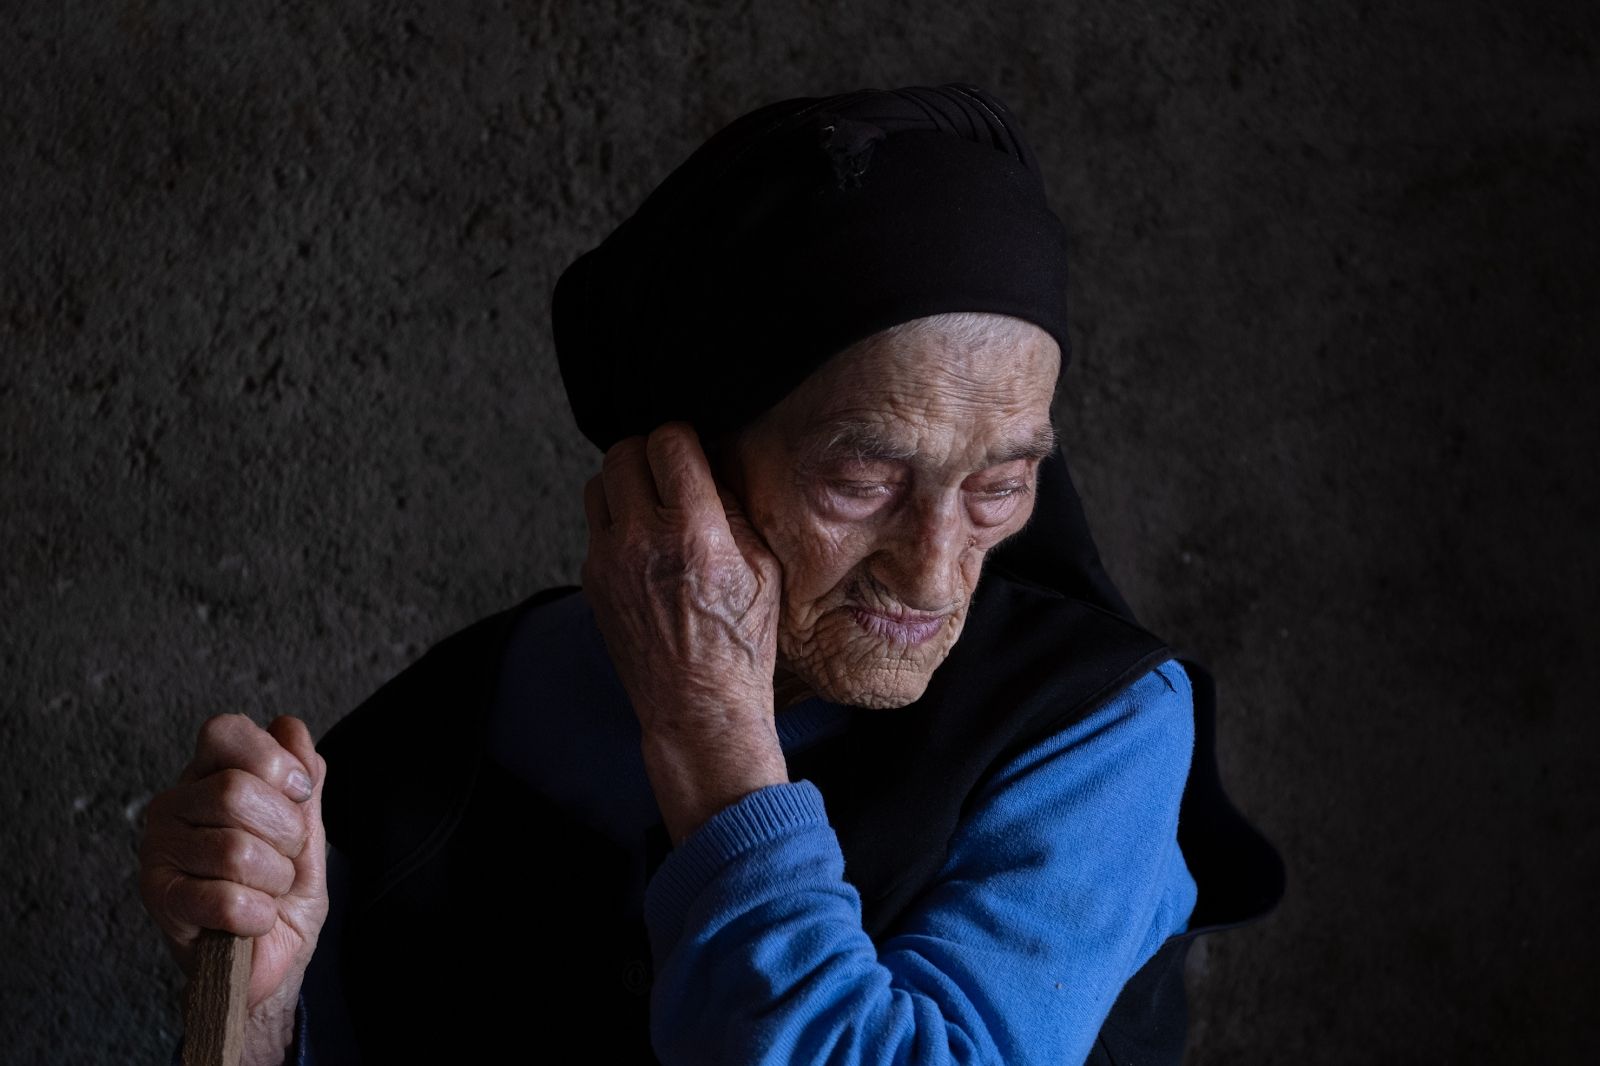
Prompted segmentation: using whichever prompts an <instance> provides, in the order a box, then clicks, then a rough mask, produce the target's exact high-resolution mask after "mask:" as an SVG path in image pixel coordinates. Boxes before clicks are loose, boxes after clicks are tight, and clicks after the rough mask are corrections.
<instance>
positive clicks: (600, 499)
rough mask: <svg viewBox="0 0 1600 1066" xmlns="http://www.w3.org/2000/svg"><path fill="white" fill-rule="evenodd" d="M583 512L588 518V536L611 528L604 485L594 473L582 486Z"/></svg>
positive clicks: (593, 535)
mask: <svg viewBox="0 0 1600 1066" xmlns="http://www.w3.org/2000/svg"><path fill="white" fill-rule="evenodd" d="M583 514H584V517H585V518H587V519H588V520H589V538H590V539H591V540H593V539H594V537H595V535H596V534H599V533H604V532H605V531H606V530H608V529H610V528H611V509H610V508H609V507H607V506H606V487H605V483H604V482H602V481H601V480H600V475H599V474H596V475H595V476H594V477H592V478H590V479H589V480H588V481H587V482H586V483H585V484H584V486H583Z"/></svg>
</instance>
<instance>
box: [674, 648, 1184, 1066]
mask: <svg viewBox="0 0 1600 1066" xmlns="http://www.w3.org/2000/svg"><path fill="white" fill-rule="evenodd" d="M1193 738H1194V717H1193V703H1192V695H1191V690H1190V685H1189V678H1188V676H1187V675H1186V674H1185V673H1184V671H1183V669H1182V668H1181V667H1180V666H1179V665H1178V664H1177V663H1176V662H1173V661H1168V662H1167V663H1165V664H1163V665H1162V666H1160V667H1158V668H1157V669H1155V670H1153V671H1151V672H1150V673H1148V674H1146V675H1145V676H1144V677H1142V678H1141V679H1139V680H1138V681H1137V682H1135V683H1134V684H1133V685H1132V686H1130V687H1129V688H1128V689H1126V690H1125V691H1124V692H1122V693H1121V694H1119V696H1118V697H1117V698H1116V699H1114V700H1113V701H1111V702H1110V703H1108V704H1107V705H1106V706H1104V707H1103V708H1101V709H1100V710H1098V711H1096V712H1095V713H1094V714H1091V715H1089V716H1087V717H1086V718H1084V719H1082V720H1081V721H1079V722H1077V723H1075V724H1074V725H1073V726H1071V727H1069V728H1068V729H1066V730H1064V731H1062V732H1060V733H1057V734H1055V735H1053V736H1052V737H1050V738H1048V739H1046V740H1044V741H1041V742H1040V743H1038V744H1036V745H1035V746H1033V747H1032V748H1030V749H1028V750H1027V751H1025V752H1023V753H1022V754H1021V755H1019V756H1017V757H1016V758H1015V759H1013V760H1011V761H1010V762H1009V763H1007V764H1006V765H1005V766H1004V767H1002V768H1001V769H1000V770H999V771H998V772H996V773H995V774H994V775H992V776H991V777H990V778H989V779H988V780H987V781H986V782H985V783H984V785H983V786H982V787H981V789H980V791H979V792H978V793H977V798H978V802H976V803H975V804H974V807H973V813H972V814H971V815H970V816H968V817H967V818H965V819H964V820H963V821H962V822H961V823H960V825H959V826H958V827H957V830H956V833H955V836H954V837H953V838H952V840H951V844H950V850H949V853H948V856H947V858H946V862H945V864H944V865H943V867H942V868H941V870H940V872H939V874H938V875H937V877H936V879H935V880H934V882H933V883H932V884H931V885H930V887H929V889H928V891H926V892H925V893H924V894H923V895H922V896H921V897H920V901H919V903H918V905H917V908H916V909H915V910H914V911H912V912H910V913H908V914H907V915H905V916H903V918H902V920H901V923H900V924H899V926H898V927H897V928H898V931H897V932H896V933H895V935H893V936H891V937H887V938H885V939H884V940H883V941H882V942H881V943H879V944H874V943H873V941H872V940H871V938H870V937H868V935H867V934H866V932H865V931H864V930H863V929H862V928H861V902H860V897H859V896H858V895H857V893H856V890H855V888H854V887H853V886H851V885H850V883H849V882H847V881H846V880H845V879H844V856H843V854H842V853H841V851H840V849H839V842H838V838H837V836H836V835H835V833H834V831H833V829H832V828H831V827H830V826H829V824H828V820H827V817H826V812H825V810H824V808H823V799H822V794H821V792H820V791H819V790H818V789H817V788H816V786H814V785H813V784H811V783H810V782H809V781H798V782H792V783H789V784H782V785H773V786H769V787H767V788H763V789H760V790H758V791H756V792H753V793H751V794H750V795H748V796H745V797H744V798H743V799H741V800H739V801H738V802H737V803H734V804H732V805H730V806H728V807H726V808H724V809H723V810H721V811H719V812H718V813H717V814H716V815H714V816H713V817H712V818H711V819H709V820H708V821H707V822H706V823H705V824H704V825H702V826H701V827H700V828H699V829H697V830H696V831H695V832H694V833H693V834H692V835H691V836H690V837H689V838H688V839H687V840H685V841H684V842H683V844H682V845H681V846H680V847H679V848H677V849H676V850H675V851H673V852H672V853H671V854H669V855H668V856H667V859H666V860H665V862H663V864H662V866H661V868H660V869H659V870H658V871H657V873H656V876H655V877H654V878H653V879H652V880H651V882H650V884H649V886H648V888H647V891H646V897H645V920H646V924H647V926H648V929H649V933H650V937H651V946H652V949H653V951H654V956H655V959H656V967H657V973H656V980H655V984H654V988H653V990H652V999H651V1036H652V1040H653V1042H654V1044H655V1048H656V1052H657V1054H658V1055H659V1056H660V1057H661V1060H662V1061H663V1063H666V1064H669V1066H670V1064H673V1063H680V1062H682V1063H719V1062H727V1063H741V1064H744V1063H773V1064H777V1063H790V1062H808V1063H890V1062H895V1063H904V1062H917V1063H930V1064H933V1063H977V1062H983V1063H1007V1064H1026V1063H1046V1062H1048V1063H1062V1062H1082V1061H1083V1060H1084V1059H1085V1058H1086V1057H1087V1055H1088V1053H1089V1051H1090V1049H1091V1047H1092V1045H1093V1043H1094V1039H1095V1037H1096V1035H1097V1033H1098V1032H1099V1029H1100V1026H1101V1024H1102V1023H1103V1021H1104V1019H1105V1016H1106V1015H1107V1013H1109V1011H1110V1009H1111V1005H1112V1002H1113V1001H1114V1000H1115V999H1116V996H1117V993H1118V992H1119V991H1121V988H1122V986H1123V984H1124V983H1126V981H1127V979H1128V978H1129V977H1130V976H1131V975H1132V974H1133V972H1134V971H1135V970H1137V969H1138V968H1139V966H1141V965H1142V964H1143V963H1144V961H1145V960H1146V959H1148V958H1149V957H1150V956H1151V955H1152V954H1153V953H1154V952H1155V950H1156V949H1157V948H1158V947H1159V946H1160V945H1161V943H1162V941H1164V940H1165V939H1166V938H1167V937H1168V936H1169V935H1171V934H1173V933H1176V932H1181V931H1182V930H1183V929H1184V928H1185V927H1186V924H1187V922H1188V917H1189V914H1190V912H1191V911H1192V909H1193V907H1194V901H1195V887H1194V881H1193V879H1192V878H1191V877H1190V876H1189V871H1188V869H1187V867H1186V866H1185V865H1184V862H1183V855H1182V853H1181V852H1180V850H1179V849H1178V845H1177V820H1178V803H1179V800H1180V798H1181V796H1182V791H1183V784H1184V780H1185V779H1186V777H1187V774H1188V767H1189V758H1190V754H1191V751H1192V748H1193Z"/></svg>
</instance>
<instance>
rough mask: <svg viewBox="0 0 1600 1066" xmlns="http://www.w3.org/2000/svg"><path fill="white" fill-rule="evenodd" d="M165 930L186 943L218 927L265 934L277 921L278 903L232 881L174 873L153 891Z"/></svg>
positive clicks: (237, 931) (177, 940) (225, 930)
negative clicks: (205, 930) (163, 918)
mask: <svg viewBox="0 0 1600 1066" xmlns="http://www.w3.org/2000/svg"><path fill="white" fill-rule="evenodd" d="M156 891H157V892H158V893H159V894H160V896H161V901H160V902H161V906H160V913H161V914H162V915H164V916H165V917H166V920H167V922H168V923H169V924H168V928H167V929H166V930H165V932H166V933H167V934H168V935H169V936H171V937H172V939H173V940H174V941H176V942H177V943H178V944H179V945H180V946H186V945H187V944H188V943H189V942H190V941H192V940H193V939H194V938H195V937H196V936H198V935H199V933H200V930H202V929H220V930H222V931H223V932H225V933H232V934H234V935H235V936H250V937H256V936H265V935H266V934H268V933H270V932H272V927H273V926H274V925H276V924H277V921H278V905H277V903H276V902H275V901H274V900H273V899H272V897H271V896H269V895H267V894H266V893H265V892H261V891H259V890H257V889H254V888H250V887H248V886H247V885H241V884H238V883H236V882H233V881H219V880H211V879H208V878H201V877H185V876H182V875H179V874H174V875H173V876H172V878H171V879H170V880H169V881H167V882H166V883H165V885H163V886H161V887H159V888H158V889H157V890H156Z"/></svg>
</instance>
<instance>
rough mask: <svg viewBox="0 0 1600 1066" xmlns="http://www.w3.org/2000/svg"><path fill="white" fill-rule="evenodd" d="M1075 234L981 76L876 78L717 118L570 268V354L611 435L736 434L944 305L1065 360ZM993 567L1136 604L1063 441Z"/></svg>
mask: <svg viewBox="0 0 1600 1066" xmlns="http://www.w3.org/2000/svg"><path fill="white" fill-rule="evenodd" d="M1066 283H1067V240H1066V230H1065V227H1064V226H1063V225H1062V223H1061V220H1060V219H1059V218H1058V217H1057V216H1056V215H1055V214H1054V213H1053V212H1052V211H1051V210H1050V207H1049V204H1048V203H1047V202H1046V197H1045V190H1044V184H1043V182H1042V181H1041V179H1040V175H1039V167H1038V162H1037V159H1036V157H1035V156H1034V153H1033V150H1032V149H1031V148H1030V147H1029V145H1028V143H1027V141H1026V140H1025V139H1024V137H1023V135H1022V131H1021V129H1020V127H1019V126H1018V124H1017V121H1016V119H1015V118H1014V117H1013V116H1012V114H1011V112H1010V111H1009V110H1008V109H1007V108H1006V106H1005V105H1004V104H1003V103H1001V102H1000V101H999V100H998V99H996V98H995V97H994V96H993V95H991V94H990V93H988V92H985V91H984V90H983V89H980V88H977V87H976V86H972V85H961V84H950V85H941V86H937V87H924V86H914V87H908V88H902V89H893V90H870V89H864V90H859V91H856V92H850V93H843V94H840V95H838V96H829V97H800V98H797V99H792V100H783V101H779V102H777V103H772V104H768V105H766V106H764V107H761V108H758V109H757V110H755V111H752V112H750V113H748V114H746V115H743V116H741V117H739V118H737V119H735V120H734V121H733V122H731V123H729V124H728V125H727V126H725V127H723V128H722V129H721V130H719V131H718V132H717V133H716V134H714V135H713V136H712V137H711V138H710V140H708V141H707V142H706V143H705V144H703V145H701V146H700V147H699V148H698V149H696V150H695V151H694V153H693V154H691V155H690V156H689V158H688V159H687V160H685V161H684V162H683V163H682V164H681V165H679V166H678V167H677V169H675V170H674V171H673V172H672V173H671V174H670V175H669V176H668V177H667V178H666V180H664V181H663V182H662V183H661V184H660V186H658V187H657V188H656V189H655V190H654V191H653V192H652V193H651V194H650V195H649V197H648V198H646V200H645V201H644V203H643V205H641V206H640V208H639V210H638V211H637V212H636V213H635V214H634V215H633V216H632V217H630V218H628V219H627V220H625V221H624V222H623V223H622V224H621V225H619V226H618V227H617V229H616V230H615V231H614V232H613V233H612V234H611V235H610V236H609V237H607V238H606V239H605V241H603V242H602V243H601V244H600V245H599V247H597V248H595V249H593V250H591V251H589V252H586V253H585V254H584V255H582V256H580V257H579V258H578V259H577V261H575V262H574V263H573V264H572V265H571V266H570V267H568V268H567V270H566V271H565V272H564V273H563V274H562V275H561V277H560V279H559V280H558V281H557V283H556V287H555V292H554V296H553V308H552V320H553V324H554V332H555V341H556V352H557V355H558V358H559V360H560V366H561V374H562V378H563V380H564V382H565V384H566V388H567V395H568V398H569V399H570V401H571V403H572V409H573V412H574V414H575V415H576V417H577V422H578V427H579V429H581V430H582V431H583V433H584V435H585V436H587V437H588V438H589V439H590V440H591V441H593V442H594V444H595V445H596V446H597V447H599V448H601V449H602V450H603V449H606V448H609V447H610V446H611V445H612V444H614V443H615V442H616V441H618V440H620V439H622V438H623V437H626V436H631V435H634V434H645V433H649V432H650V431H651V430H652V429H654V428H655V427H656V426H658V425H660V424H661V423H663V422H666V421H670V420H673V419H684V420H686V421H689V422H691V423H693V424H694V425H695V426H696V428H697V429H699V430H700V432H701V434H702V435H703V436H704V435H710V434H714V433H716V432H719V431H722V430H727V429H733V428H737V427H739V426H741V425H743V424H745V423H747V422H749V421H750V420H752V419H753V418H754V417H755V416H756V415H758V414H760V413H761V412H762V411H764V410H766V409H767V408H769V407H771V406H772V405H773V404H775V403H776V402H777V401H778V400H780V399H781V398H782V397H783V396H784V395H786V394H787V393H788V392H789V391H790V390H792V389H793V388H794V387H795V386H796V385H798V384H799V383H800V381H802V380H803V379H804V378H805V377H806V376H807V375H809V374H810V373H812V372H813V371H814V370H816V369H817V368H818V367H819V366H821V365H822V363H823V362H824V361H826V360H827V359H828V358H829V357H830V356H832V355H834V354H836V353H837V352H839V351H841V350H843V349H844V348H846V347H848V346H849V345H850V344H852V343H854V342H855V341H857V340H860V339H862V338H864V337H867V336H869V335H871V334H873V333H876V332H878V331H880V330H883V329H886V328H888V327H889V326H892V325H896V324H898V323H901V322H905V321H908V320H910V319H914V318H920V317H924V316H927V315H933V314H940V313H943V312H949V311H987V312H993V313H998V314H1006V315H1012V316H1015V317H1017V318H1021V319H1025V320H1027V321H1029V322H1032V323H1034V324H1035V325H1037V326H1039V327H1040V328H1042V329H1044V330H1045V331H1047V332H1048V333H1049V334H1050V335H1051V336H1052V337H1053V338H1054V339H1055V341H1056V343H1057V344H1058V345H1059V346H1060V349H1061V357H1062V368H1063V370H1064V369H1065V367H1066V363H1067V359H1068V357H1069V355H1070V347H1069V343H1068V338H1067V315H1066ZM990 565H991V566H995V567H1000V568H1003V569H1007V570H1009V571H1011V572H1012V573H1013V574H1014V575H1015V576H1017V577H1021V578H1023V579H1025V580H1030V581H1033V582H1035V583H1038V584H1042V585H1045V586H1047V587H1050V588H1053V589H1056V590H1058V591H1060V592H1062V593H1064V594H1066V595H1067V596H1069V597H1071V598H1075V599H1082V600H1086V601H1088V602H1091V603H1094V604H1096V605H1097V606H1100V607H1103V608H1105V609H1107V610H1110V611H1113V612H1114V613H1117V614H1120V615H1123V616H1124V617H1130V618H1131V614H1130V612H1129V610H1128V607H1127V605H1126V603H1125V602H1124V600H1123V599H1122V597H1121V595H1119V594H1118V592H1117V590H1116V588H1115V586H1114V585H1113V584H1112V583H1111V580H1110V578H1109V577H1108V576H1107V575H1106V573H1105V570H1104V568H1103V567H1102V566H1101V563H1100V559H1099V555H1098V553H1097V551H1096V550H1095V546H1094V542H1093V540H1092V538H1091V537H1090V535H1089V530H1088V527H1087V525H1086V524H1085V522H1084V518H1083V512H1082V507H1081V505H1080V504H1079V501H1078V496H1077V492H1076V490H1075V489H1074V488H1073V485H1072V480H1071V477H1070V475H1069V474H1068V472H1067V467H1066V463H1065V461H1064V460H1063V458H1062V456H1061V454H1060V452H1059V451H1058V452H1057V453H1056V454H1055V455H1053V456H1051V457H1050V458H1049V459H1048V460H1046V462H1045V463H1044V464H1043V465H1042V466H1041V470H1040V483H1039V491H1038V496H1037V500H1036V504H1035V512H1034V516H1033V518H1032V520H1031V521H1030V523H1029V525H1028V526H1027V528H1026V529H1025V530H1024V531H1023V532H1022V533H1021V534H1019V535H1017V536H1015V537H1013V538H1011V539H1010V540H1009V541H1007V542H1006V543H1005V544H1003V545H1002V546H1001V547H1000V548H998V549H996V551H995V553H994V554H993V555H992V556H991V558H990Z"/></svg>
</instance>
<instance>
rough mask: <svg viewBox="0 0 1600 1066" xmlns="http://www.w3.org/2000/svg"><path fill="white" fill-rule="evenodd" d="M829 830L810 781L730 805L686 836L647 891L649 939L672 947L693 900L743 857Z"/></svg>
mask: <svg viewBox="0 0 1600 1066" xmlns="http://www.w3.org/2000/svg"><path fill="white" fill-rule="evenodd" d="M827 824H828V817H827V812H826V811H825V810H824V809H823V805H822V792H821V790H819V789H818V788H817V786H816V785H813V784H812V783H811V782H810V781H790V782H786V783H784V784H780V785H767V786H766V787H764V788H758V789H756V790H755V791H754V792H751V793H750V794H749V795H746V796H744V797H742V798H740V799H739V800H738V802H736V803H730V804H729V805H728V806H726V807H724V808H723V809H722V810H720V811H718V812H717V813H716V814H714V815H712V816H711V817H710V818H708V819H706V822H705V824H704V825H702V826H701V827H700V828H698V829H696V830H695V831H694V832H693V833H691V834H689V838H688V839H687V840H685V841H684V842H683V843H682V844H680V845H678V847H677V848H676V849H675V850H674V851H673V852H672V853H671V854H669V855H668V856H667V857H666V859H664V860H663V861H662V863H661V868H660V869H659V870H657V871H656V875H655V877H653V878H652V879H651V880H650V884H649V885H648V886H647V887H646V888H645V896H644V918H645V924H646V925H647V926H648V927H649V929H650V932H651V939H652V940H653V941H655V942H656V943H657V944H660V943H663V942H665V943H673V942H676V941H677V939H678V936H679V934H680V933H681V932H682V931H683V924H684V918H685V916H686V915H687V914H688V912H689V908H690V906H691V905H693V903H694V901H695V898H696V897H697V896H699V895H700V893H701V892H703V891H705V888H706V886H707V885H709V884H711V882H712V881H713V880H715V878H716V877H717V875H718V874H719V873H721V872H722V871H723V869H725V868H726V867H727V865H728V864H729V863H731V862H732V861H733V860H735V859H737V858H738V857H739V855H740V854H742V853H743V852H745V851H747V850H749V849H751V848H757V847H761V846H763V845H766V844H769V843H772V842H773V841H776V840H780V839H782V838H783V837H785V836H788V835H789V834H791V833H793V832H795V831H796V830H798V829H808V828H815V827H818V826H827Z"/></svg>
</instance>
